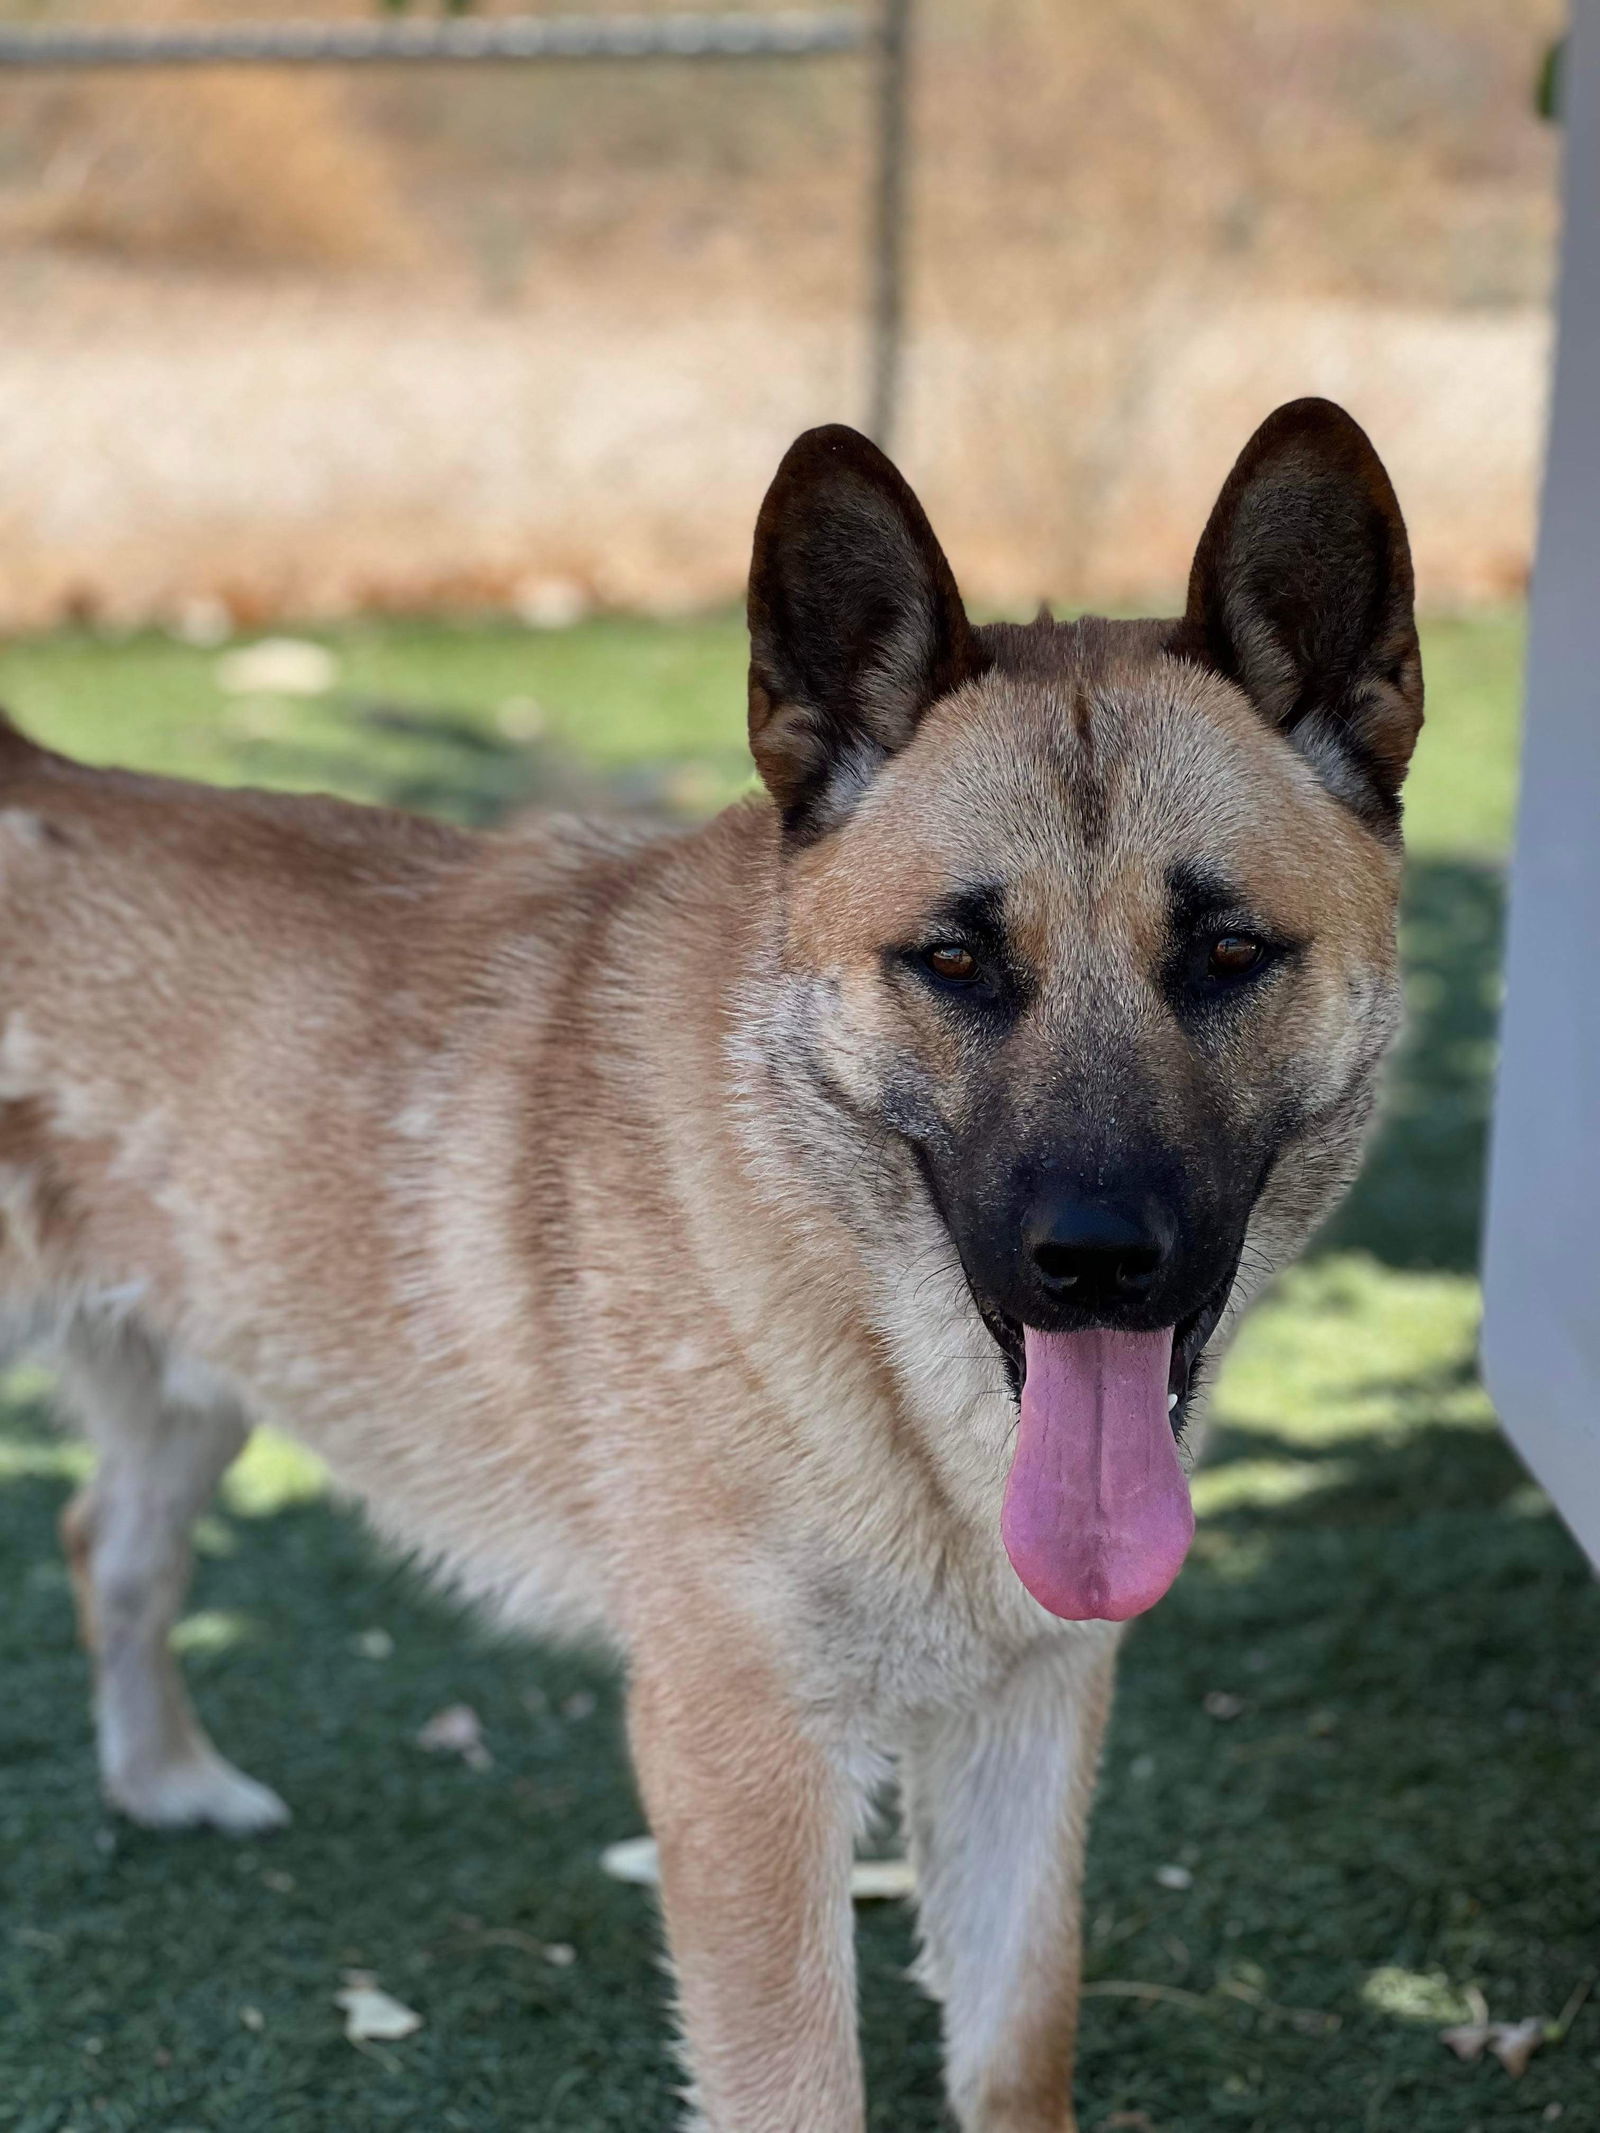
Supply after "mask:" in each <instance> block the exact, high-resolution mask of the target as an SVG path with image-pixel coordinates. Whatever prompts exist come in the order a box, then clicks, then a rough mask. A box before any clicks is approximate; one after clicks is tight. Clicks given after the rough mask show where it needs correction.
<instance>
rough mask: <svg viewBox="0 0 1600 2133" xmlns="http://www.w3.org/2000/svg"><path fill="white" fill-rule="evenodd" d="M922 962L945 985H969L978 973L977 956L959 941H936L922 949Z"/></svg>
mask: <svg viewBox="0 0 1600 2133" xmlns="http://www.w3.org/2000/svg"><path fill="white" fill-rule="evenodd" d="M922 960H923V962H924V963H925V964H926V965H927V967H928V969H929V970H931V971H932V972H933V974H934V976H935V977H936V978H943V979H944V981H945V983H946V984H947V985H969V984H971V982H972V980H973V979H974V978H975V977H976V976H977V975H978V958H977V957H976V956H975V955H974V954H973V952H972V950H971V949H970V948H963V947H962V945H961V943H960V942H959V941H938V942H936V943H935V944H934V946H933V947H932V948H928V949H925V950H924V951H923V957H922Z"/></svg>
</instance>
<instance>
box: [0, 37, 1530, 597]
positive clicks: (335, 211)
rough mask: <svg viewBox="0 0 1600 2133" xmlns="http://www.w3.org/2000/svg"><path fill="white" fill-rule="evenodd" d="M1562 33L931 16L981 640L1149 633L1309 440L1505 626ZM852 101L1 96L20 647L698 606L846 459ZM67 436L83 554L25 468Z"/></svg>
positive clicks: (661, 71) (857, 314) (721, 92)
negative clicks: (92, 630) (1234, 509)
mask: <svg viewBox="0 0 1600 2133" xmlns="http://www.w3.org/2000/svg"><path fill="white" fill-rule="evenodd" d="M208 4H210V5H211V6H212V7H213V8H217V7H224V6H226V7H230V8H232V9H233V10H234V11H237V12H249V13H260V12H267V11H269V6H268V5H267V4H263V0H255V4H252V0H208ZM323 4H324V5H325V6H330V7H337V8H338V9H341V10H343V11H358V10H359V9H360V8H361V0H323ZM629 4H645V5H649V4H657V5H664V4H667V0H629ZM763 4H765V0H763ZM270 5H271V6H275V7H276V8H277V9H278V11H281V12H291V11H292V12H296V13H303V12H307V11H310V8H311V0H270ZM121 7H122V9H123V11H124V12H132V11H135V10H137V11H139V12H141V13H143V14H148V12H149V11H150V9H151V8H152V7H154V8H159V9H160V10H161V11H162V12H165V13H179V12H181V13H183V14H185V15H191V14H193V13H194V12H196V11H197V10H196V9H194V8H192V7H191V6H190V5H188V0H121ZM95 11H96V12H97V13H100V12H103V11H107V10H106V9H105V0H101V5H99V6H97V7H96V10H95ZM1558 15H1559V6H1558V0H1528V4H1526V5H1523V6H1520V7H1518V8H1515V9H1513V8H1507V7H1505V6H1504V5H1503V0H1408V4H1407V5H1406V6H1405V7H1404V8H1403V9H1402V8H1400V7H1397V6H1396V5H1394V4H1393V0H1275V4H1271V0H1081V4H1074V5H1071V6H1068V5H1065V4H1064V0H922V12H921V34H920V39H919V50H918V62H917V72H916V100H915V136H916V145H917V158H916V169H915V184H914V194H913V198H914V219H913V231H912V238H913V241H912V252H911V257H912V316H913V328H914V330H913V335H912V340H911V346H910V355H909V364H908V384H907V393H906V399H905V409H904V422H903V424H902V429H901V434H900V439H899V444H900V449H901V451H902V454H903V456H904V458H905V459H906V461H907V464H908V466H909V468H910V470H911V471H912V473H913V474H914V475H915V477H916V478H917V479H918V481H919V482H921V483H922V484H924V485H925V487H926V489H927V491H928V493H929V496H930V500H931V501H932V502H933V504H934V505H935V508H936V510H937V511H938V513H939V515H940V516H941V518H942V519H943V520H944V522H946V523H948V524H950V525H952V526H954V527H957V528H959V529H960V533H961V537H960V539H959V541H958V543H957V545H958V547H960V549H961V551H962V553H961V555H960V558H959V560H960V562H961V565H962V568H963V570H964V571H965V572H966V574H967V576H968V577H969V579H970V580H971V581H972V583H973V585H974V586H975V588H976V589H977V590H978V592H979V594H980V595H981V596H983V597H986V598H988V599H990V600H995V601H1002V602H1006V603H1015V602H1018V601H1021V600H1025V599H1027V598H1031V597H1035V596H1037V595H1039V594H1040V593H1045V592H1048V593H1051V594H1053V595H1056V596H1058V597H1064V598H1072V597H1081V598H1090V599H1096V600H1112V599H1121V598H1124V597H1132V596H1134V595H1135V594H1137V593H1140V592H1142V591H1144V590H1145V589H1147V588H1152V587H1169V586H1170V585H1171V584H1172V583H1173V581H1174V580H1175V578H1176V577H1177V576H1178V575H1179V574H1180V573H1181V568H1182V560H1183V554H1184V552H1185V549H1186V545H1187V543H1188V542H1189V540H1190V539H1191V538H1192V533H1193V522H1194V519H1195V516H1196V514H1197V513H1198V512H1199V511H1200V510H1201V509H1202V508H1203V504H1204V500H1205V492H1206V490H1207V488H1208V486H1210V485H1211V484H1213V483H1214V481H1215V479H1217V478H1218V477H1219V476H1220V472H1221V470H1222V465H1223V462H1224V461H1225V459H1226V457H1227V455H1228V454H1229V453H1230V452H1231V450H1232V449H1233V448H1234V447H1235V446H1236V444H1237V442H1238V441H1239V439H1240V438H1241V437H1242V436H1243V434H1244V433H1245V432H1246V431H1247V430H1248V429H1249V428H1250V427H1251V426H1252V425H1253V423H1254V422H1255V421H1256V420H1257V419H1258V418H1259V416H1260V415H1261V414H1262V413H1264V412H1265V410H1266V408H1267V407H1268V406H1269V405H1270V404H1271V403H1272V401H1273V400H1275V399H1277V398H1280V397H1285V396H1288V395H1290V394H1293V393H1295V392H1298V391H1305V390H1320V391H1327V392H1332V393H1334V394H1336V395H1338V396H1339V397H1342V398H1344V399H1346V400H1347V401H1348V402H1349V403H1350V404H1351V405H1352V406H1353V407H1354V409H1355V411H1356V412H1357V413H1358V414H1359V415H1361V416H1362V417H1363V419H1365V420H1367V421H1368V423H1369V425H1370V426H1371V427H1372V428H1373V430H1374V433H1375V434H1376V435H1377V436H1378V439H1379V442H1380V445H1382V446H1383V448H1384V449H1385V450H1386V451H1388V452H1389V453H1390V454H1391V455H1392V456H1393V457H1394V458H1395V460H1396V463H1397V467H1398V469H1399V471H1400V474H1401V476H1402V486H1403V489H1404V492H1405V494H1406V500H1407V502H1408V505H1409V507H1410V509H1411V513H1412V516H1413V519H1414V521H1415V523H1416V526H1417V530H1418V538H1419V548H1420V550H1421V552H1422V555H1423V559H1424V569H1425V574H1426V577H1427V579H1428V582H1429V584H1430V586H1431V588H1432V590H1433V592H1434V595H1435V597H1437V598H1445V599H1461V598H1476V597H1480V596H1483V595H1485V594H1500V593H1503V592H1505V591H1506V590H1508V589H1511V588H1514V587H1515V585H1516V584H1517V583H1518V582H1519V581H1520V578H1521V576H1522V574H1523V572H1524V571H1525V569H1526V562H1527V553H1528V543H1529V527H1530V524H1531V509H1532V493H1533V469H1534V462H1535V456H1536V448H1537V435H1538V423H1539V417H1540V405H1541V391H1542V372H1541V363H1542V346H1543V343H1542V339H1541V327H1540V324H1539V320H1538V313H1539V308H1540V306H1541V305H1542V302H1543V298H1544V294H1545V291H1546V287H1547V283H1548V279H1549V271H1550V261H1551V256H1552V245H1551V239H1552V234H1553V224H1554V204H1553V187H1552V175H1553V160H1554V145H1555V144H1554V140H1553V137H1552V133H1551V129H1549V128H1548V127H1544V126H1542V125H1541V124H1540V122H1539V121H1538V120H1537V119H1536V118H1535V116H1534V114H1533V111H1532V100H1531V84H1532V81H1533V78H1534V74H1535V71H1536V68H1537V64H1538V60H1539V57H1540V54H1541V51H1542V48H1543V44H1544V41H1545V39H1546V38H1547V37H1548V35H1549V34H1551V33H1552V32H1553V30H1554V29H1555V28H1556V26H1557V19H1558ZM869 88H870V83H869V79H868V77H867V74H866V72H865V70H864V69H863V68H862V67H861V66H859V65H857V64H855V63H853V62H848V61H846V62H816V63H808V64H805V65H796V66H788V67H778V68H761V67H704V68H682V67H673V66H654V67H650V66H646V67H614V68H546V69H534V70H524V69H502V70H497V71H495V72H461V71H443V70H432V71H410V72H406V73H395V74H390V75H384V74H381V73H374V74H362V75H360V76H351V77H349V78H347V79H340V80H337V81H335V80H332V79H330V78H328V77H325V76H316V77H313V76H308V75H305V74H288V73H285V74H278V75H274V74H266V73H233V74H227V73H216V74H193V73H189V74H184V75H181V76H173V77H170V78H167V79H164V80H131V79H130V78H128V77H119V78H114V79H111V80H107V81H104V82H99V83H82V84H78V85H75V86H69V87H66V88H62V87H59V86H54V87H53V86H50V85H48V84H40V85H27V86H21V87H18V86H9V85H8V86H6V87H5V88H4V89H0V286H4V285H5V283H6V280H7V278H9V280H10V283H11V286H12V289H13V294H14V296H15V298H16V301H14V302H13V303H12V305H11V306H10V312H11V316H12V317H13V320H14V321H19V322H20V323H18V324H17V325H16V326H15V327H14V335H15V336H16V338H14V343H13V346H12V347H11V349H10V350H9V351H0V416H3V413H4V408H5V405H6V403H7V401H8V400H10V401H11V402H12V404H13V405H14V406H16V407H17V409H18V410H19V413H20V411H22V410H23V409H24V407H25V416H26V419H25V422H23V423H22V425H21V428H20V430H19V432H18V435H19V436H21V437H22V439H23V441H22V442H18V441H17V440H16V439H15V438H13V439H10V440H8V439H7V436H6V428H5V424H4V421H3V420H0V476H3V477H4V479H5V487H4V489H3V492H0V493H3V494H4V495H5V496H6V498H7V499H8V506H7V507H8V511H9V513H10V514H11V516H12V524H13V526H14V528H15V529H16V535H17V540H16V543H15V544H14V549H13V561H12V567H11V570H10V572H9V576H8V580H7V584H6V587H5V589H4V590H3V592H0V610H8V611H9V612H10V613H11V614H13V615H17V614H21V613H26V614H28V615H29V616H34V615H39V614H47V613H49V612H52V611H55V609H56V608H59V606H60V605H61V604H62V603H63V602H65V601H66V600H68V599H69V598H78V599H80V600H82V601H84V602H87V603H88V604H93V605H97V606H99V607H101V608H103V609H104V610H106V611H112V612H117V613H124V614H132V613H141V612H164V611H167V610H169V609H170V608H171V607H172V605H173V604H174V603H179V604H181V602H182V600H183V599H185V598H187V597H188V596H189V595H190V594H191V593H192V592H195V591H201V592H217V591H219V590H220V591H223V592H225V593H226V594H227V597H228V598H229V599H230V600H231V601H232V602H233V604H234V605H235V606H236V608H238V609H239V610H240V611H241V612H244V611H247V610H248V611H250V612H255V611H256V610H257V609H260V610H262V611H266V610H268V609H271V608H273V607H275V606H277V607H293V606H296V605H299V606H312V607H323V608H326V607H342V606H346V605H349V604H351V603H352V602H354V601H358V600H362V599H369V600H374V601H378V602H381V603H385V604H394V603H395V602H399V601H419V602H426V601H429V600H433V599H441V598H459V599H469V598H472V597H483V598H493V599H499V598H503V597H506V596H508V594H509V593H510V592H513V591H514V590H515V588H516V586H517V585H518V584H519V583H521V582H523V581H524V580H526V579H527V578H528V577H529V576H530V575H532V576H534V577H539V576H549V575H557V576H563V577H568V578H571V579H573V580H574V581H576V582H581V583H582V584H583V585H584V586H585V588H586V589H587V590H589V591H590V592H591V593H592V594H593V595H594V596H595V597H598V598H603V599H607V600H620V601H627V602H630V603H636V602H641V601H643V602H654V603H658V604H662V603H674V602H683V601H689V600H698V599H704V598H715V597H725V596H727V595H728V594H730V593H731V592H732V591H733V590H734V589H735V587H736V585H737V580H738V576H739V572H740V569H741V567H742V562H743V546H744V541H745V538H746V531H747V526H748V520H749V513H750V510H751V509H752V508H753V503H754V499H755V494H756V493H757V492H758V490H759V486H760V482H761V479H762V477H763V476H764V474H765V472H766V471H767V470H768V469H769V468H770V465H771V463H772V460H773V458H774V457H775V455H776V453H777V452H778V451H779V450H780V449H781V448H782V445H783V443H784V442H785V441H786V439H787V436H788V435H789V434H792V431H793V429H794V428H795V427H798V426H799V425H800V424H801V423H803V422H805V421H812V420H819V419H825V418H839V417H842V418H844V419H859V417H860V413H861V408H862V404H863V399H864V393H863V370H864V365H863V353H864V350H863V345H862V340H861V329H860V320H861V309H862V299H863V295H864V260H865V246H864V228H863V205H864V201H865V196H866V183H867V176H868V170H869V147H868V143H869V134H868V130H867V124H866V121H867V116H868V109H869V97H868V92H869ZM7 234H9V238H10V242H9V246H8V245H7V244H6V243H5V242H4V239H5V236H6V235H7ZM69 254H71V255H74V256H75V257H76V259H77V261H78V264H77V265H75V266H72V265H69V264H68V255H69ZM24 433H25V434H24ZM86 435H93V436H94V437H96V438H97V439H99V440H101V441H100V442H99V443H97V444H96V445H95V447H94V452H95V455H96V456H95V458H94V461H93V470H92V473H91V472H90V470H89V469H87V468H79V469H78V470H77V471H76V474H75V477H74V478H73V479H72V480H70V481H69V482H68V483H67V484H66V487H67V491H68V493H69V494H71V495H73V496H74V497H76V498H78V499H79V501H78V503H77V504H76V505H75V506H74V508H73V510H72V511H71V512H65V513H64V512H63V510H62V509H61V507H60V505H59V502H58V501H57V499H56V498H55V496H54V494H53V492H52V488H51V482H50V475H49V473H48V471H46V465H47V461H48V459H49V456H50V453H51V452H54V453H55V454H56V461H57V464H58V465H59V463H60V460H61V459H62V458H63V457H65V458H66V459H68V460H72V459H74V458H75V457H78V456H81V455H82V453H83V452H84V450H85V444H84V439H85V437H86ZM201 438H203V439H204V442H198V441H197V440H199V439H201ZM25 586H26V587H28V588H30V589H29V590H28V591H27V592H26V593H24V591H23V588H24V587H25ZM73 588H76V591H74V590H73Z"/></svg>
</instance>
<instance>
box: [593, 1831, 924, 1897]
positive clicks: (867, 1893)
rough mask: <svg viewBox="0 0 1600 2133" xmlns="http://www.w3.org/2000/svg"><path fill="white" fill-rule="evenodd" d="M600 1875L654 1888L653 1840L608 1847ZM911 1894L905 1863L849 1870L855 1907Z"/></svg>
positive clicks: (657, 1874)
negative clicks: (858, 1904) (859, 1904)
mask: <svg viewBox="0 0 1600 2133" xmlns="http://www.w3.org/2000/svg"><path fill="white" fill-rule="evenodd" d="M600 1871H601V1872H602V1873H603V1874H609V1875H610V1876H611V1878H612V1880H613V1881H632V1882H635V1883H637V1884H638V1886H639V1887H641V1888H654V1887H656V1885H657V1884H658V1882H659V1881H660V1879H661V1863H660V1860H659V1858H658V1857H657V1854H656V1843H655V1839H654V1837H628V1838H626V1839H625V1840H624V1841H623V1842H622V1843H621V1844H608V1845H607V1846H606V1848H605V1850H604V1851H603V1852H602V1853H601V1854H600ZM915 1893H916V1875H915V1873H914V1872H913V1869H912V1865H911V1861H910V1860H909V1859H857V1860H856V1861H855V1863H854V1865H853V1866H852V1867H851V1869H850V1895H851V1900H852V1901H853V1902H855V1903H886V1902H890V1901H892V1900H893V1899H894V1898H896V1897H900V1896H911V1895H914V1894H915Z"/></svg>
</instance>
